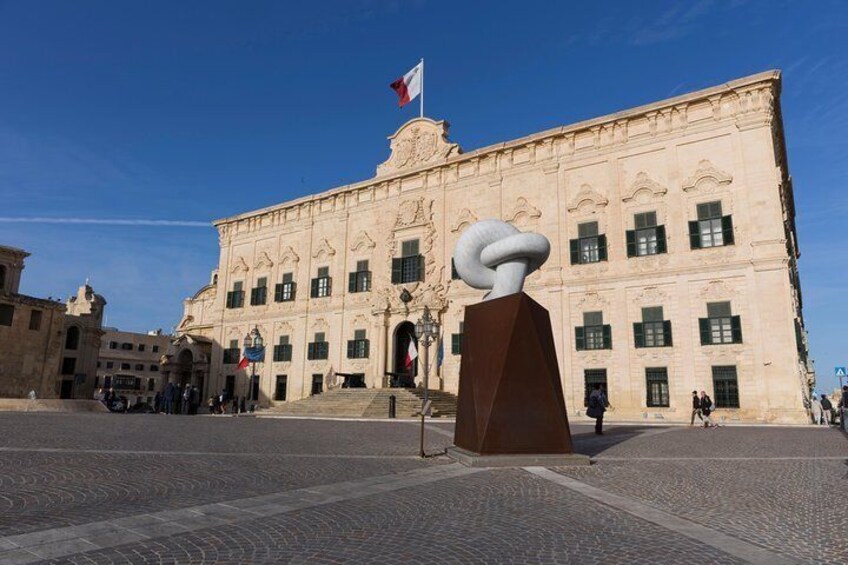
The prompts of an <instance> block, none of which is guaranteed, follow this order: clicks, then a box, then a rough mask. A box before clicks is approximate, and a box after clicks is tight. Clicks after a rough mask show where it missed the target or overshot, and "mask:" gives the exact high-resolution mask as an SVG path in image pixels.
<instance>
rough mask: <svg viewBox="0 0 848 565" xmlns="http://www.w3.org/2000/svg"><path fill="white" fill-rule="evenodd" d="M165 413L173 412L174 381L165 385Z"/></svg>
mask: <svg viewBox="0 0 848 565" xmlns="http://www.w3.org/2000/svg"><path fill="white" fill-rule="evenodd" d="M163 396H164V397H165V414H171V413H173V410H174V383H168V384H166V385H165V394H164V395H163Z"/></svg>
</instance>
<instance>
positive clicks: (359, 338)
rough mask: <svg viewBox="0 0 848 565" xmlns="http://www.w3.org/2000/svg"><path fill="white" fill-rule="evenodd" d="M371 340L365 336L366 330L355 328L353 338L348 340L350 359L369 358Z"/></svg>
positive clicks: (348, 356)
mask: <svg viewBox="0 0 848 565" xmlns="http://www.w3.org/2000/svg"><path fill="white" fill-rule="evenodd" d="M368 350H369V341H368V339H366V338H365V330H354V332H353V339H351V340H349V341H348V342H347V358H348V359H368V354H369V351H368Z"/></svg>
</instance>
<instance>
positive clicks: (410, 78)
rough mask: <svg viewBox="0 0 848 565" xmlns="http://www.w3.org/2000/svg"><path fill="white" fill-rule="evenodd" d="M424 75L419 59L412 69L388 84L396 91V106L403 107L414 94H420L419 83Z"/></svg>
mask: <svg viewBox="0 0 848 565" xmlns="http://www.w3.org/2000/svg"><path fill="white" fill-rule="evenodd" d="M423 75H424V61H421V62H420V63H418V64H417V65H415V66H414V67H412V70H411V71H409V72H408V73H406V74H405V75H403V76H402V77H400V78H399V79H397V80H396V81H394V82H393V83H392V84H390V85H389V86H390V87H391V89H392V90H394V91H395V92H397V95H398V106H400V107H401V108H403V107H404V106H406V105H407V104H409V103H410V102H411V101H412V100H414V99H415V97H416V96H418V95H419V94H421V83H422V82H423Z"/></svg>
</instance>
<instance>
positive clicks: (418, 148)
mask: <svg viewBox="0 0 848 565" xmlns="http://www.w3.org/2000/svg"><path fill="white" fill-rule="evenodd" d="M449 127H450V124H448V123H447V122H446V121H444V120H442V121H438V122H437V121H435V120H431V119H430V118H415V119H414V120H410V121H408V122H406V123H405V124H403V125H402V126H401V127H400V129H399V130H397V132H395V134H394V135H391V136H389V142H390V144H391V149H392V154H391V156H390V157H389V158H388V160H387V161H386V162H385V163H383V164H381V165H379V166H378V167H377V176H383V175H388V174H392V173H395V172H398V171H401V170H403V169H411V168H415V167H420V166H421V165H427V164H431V163H441V162H444V161H445V160H447V159H448V158H449V157H452V156H454V155H459V154H460V153H462V149H461V148H460V147H459V145H458V144H456V143H451V142H450V141H448V128H449Z"/></svg>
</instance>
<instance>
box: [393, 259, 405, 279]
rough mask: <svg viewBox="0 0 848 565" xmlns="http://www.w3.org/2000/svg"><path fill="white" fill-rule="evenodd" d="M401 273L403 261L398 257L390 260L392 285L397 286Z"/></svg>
mask: <svg viewBox="0 0 848 565" xmlns="http://www.w3.org/2000/svg"><path fill="white" fill-rule="evenodd" d="M402 273H403V260H402V259H401V258H400V257H396V258H394V259H392V284H399V283H400V281H401V275H402Z"/></svg>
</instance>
